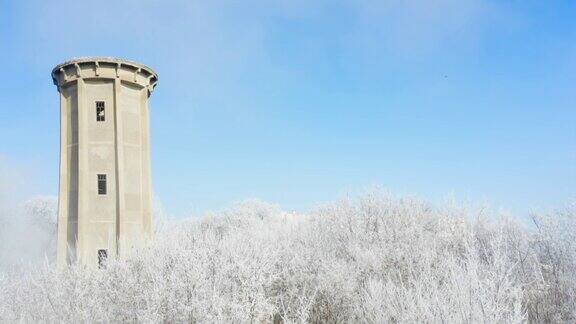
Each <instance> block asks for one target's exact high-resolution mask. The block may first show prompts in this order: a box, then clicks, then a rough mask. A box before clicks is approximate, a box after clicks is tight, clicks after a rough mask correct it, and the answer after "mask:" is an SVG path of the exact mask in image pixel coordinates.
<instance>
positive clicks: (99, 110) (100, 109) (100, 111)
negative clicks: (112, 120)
mask: <svg viewBox="0 0 576 324" xmlns="http://www.w3.org/2000/svg"><path fill="white" fill-rule="evenodd" d="M105 120H106V116H105V114H104V101H96V121H105Z"/></svg>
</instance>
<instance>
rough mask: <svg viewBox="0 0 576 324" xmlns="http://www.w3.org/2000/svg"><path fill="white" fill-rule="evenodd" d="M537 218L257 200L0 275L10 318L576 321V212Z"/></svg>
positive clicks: (393, 202)
mask: <svg viewBox="0 0 576 324" xmlns="http://www.w3.org/2000/svg"><path fill="white" fill-rule="evenodd" d="M36 205H40V206H42V204H36ZM35 210H36V209H35ZM46 210H49V208H39V209H38V210H37V213H38V214H39V215H42V214H43V213H44V211H46ZM49 214H50V215H51V212H48V213H47V215H49ZM40 218H41V219H44V218H45V217H42V216H40ZM48 218H49V217H48ZM534 221H535V226H534V228H526V226H523V225H522V224H519V223H518V222H516V221H514V219H512V218H509V217H506V216H505V215H500V214H499V213H496V212H493V211H490V210H489V209H486V208H462V207H454V206H444V207H434V206H432V205H430V204H428V203H425V202H422V201H419V200H416V199H409V198H400V199H398V198H394V197H392V196H390V195H389V194H385V193H381V192H373V193H370V194H367V195H364V196H362V197H360V198H358V199H353V200H342V201H338V202H336V203H333V204H329V205H327V206H324V207H321V208H318V209H316V210H314V211H311V212H309V213H306V214H295V213H287V212H284V211H282V210H281V209H280V208H278V207H277V206H274V205H271V204H267V203H264V202H261V201H248V202H244V203H241V204H238V205H237V206H235V207H233V208H230V209H227V210H223V211H221V212H218V213H213V214H209V215H207V216H205V217H204V218H201V219H187V220H180V221H168V222H167V221H164V222H162V224H161V226H158V230H157V234H156V238H155V241H154V242H153V244H151V245H150V246H149V247H148V248H147V249H145V250H142V251H140V252H139V253H138V254H136V255H133V256H131V257H128V258H126V259H121V260H109V262H108V264H107V267H106V268H105V269H101V270H90V269H85V268H82V267H79V266H71V267H70V268H68V269H66V270H63V271H57V270H55V269H54V267H53V265H51V264H47V265H45V266H42V267H36V268H33V269H28V270H27V271H19V272H10V273H4V274H1V273H0V321H3V322H4V321H6V322H10V321H24V322H36V321H41V322H46V321H48V322H77V321H85V322H93V321H102V322H110V321H114V322H125V321H142V322H199V323H205V322H268V323H271V322H285V323H292V322H299V323H300V322H310V323H319V322H368V323H385V322H394V323H413V322H449V323H460V322H489V323H493V322H495V323H504V322H505V323H519V322H526V321H533V322H574V321H575V320H576V304H575V301H576V275H575V274H576V246H575V245H574V244H575V243H574V242H575V241H576V240H575V239H576V237H575V236H574V235H575V233H576V231H575V230H576V206H575V205H569V206H567V207H566V208H565V209H562V210H559V211H557V212H553V213H550V214H547V215H535V216H534ZM48 227H49V226H48Z"/></svg>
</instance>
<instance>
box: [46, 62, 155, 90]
mask: <svg viewBox="0 0 576 324" xmlns="http://www.w3.org/2000/svg"><path fill="white" fill-rule="evenodd" d="M77 79H120V80H122V81H125V82H129V83H134V84H138V85H140V86H142V87H145V88H146V89H147V90H148V96H150V95H151V94H152V92H153V91H154V88H155V87H156V83H157V82H158V75H157V74H156V72H154V70H152V69H151V68H149V67H147V66H146V65H143V64H140V63H136V62H132V61H128V60H122V59H117V58H113V57H81V58H74V59H71V60H69V61H66V62H64V63H61V64H58V65H56V67H55V68H54V69H53V70H52V80H53V81H54V84H55V85H56V86H58V87H60V86H64V85H66V84H68V83H71V82H74V81H76V80H77Z"/></svg>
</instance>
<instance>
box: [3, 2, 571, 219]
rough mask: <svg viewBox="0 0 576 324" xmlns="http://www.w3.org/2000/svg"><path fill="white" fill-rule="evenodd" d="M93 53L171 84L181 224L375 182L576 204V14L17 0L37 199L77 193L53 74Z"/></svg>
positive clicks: (17, 78)
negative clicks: (249, 205)
mask: <svg viewBox="0 0 576 324" xmlns="http://www.w3.org/2000/svg"><path fill="white" fill-rule="evenodd" d="M78 56H117V57H121V58H127V59H131V60H135V61H138V62H141V63H143V64H146V65H148V66H150V67H152V68H153V69H155V70H156V72H158V74H159V85H158V87H157V88H156V91H155V93H154V94H153V96H152V98H151V118H152V120H151V132H152V172H153V175H152V176H153V184H154V191H155V194H156V196H157V197H158V198H159V200H160V201H161V203H162V205H163V206H164V208H165V210H166V211H167V212H168V213H169V214H172V215H188V214H191V213H193V214H198V213H202V212H204V211H206V210H211V209H217V208H220V207H224V206H227V205H229V204H230V203H232V202H234V201H238V200H242V199H246V198H260V199H263V200H266V201H270V202H274V203H278V204H279V205H281V206H282V207H284V208H286V209H288V210H291V209H294V210H305V209H308V208H310V207H313V206H315V205H317V204H319V203H322V202H325V201H330V200H334V199H337V198H339V197H342V196H343V195H346V194H347V193H356V192H358V191H362V190H365V189H366V188H370V187H371V186H374V185H378V186H381V187H384V188H388V189H390V190H391V191H392V192H394V193H398V194H405V193H409V194H413V195H416V196H420V197H423V198H425V199H429V200H432V201H440V200H441V199H442V198H443V197H446V196H447V195H454V196H455V197H456V198H457V199H469V200H472V201H479V200H482V201H488V202H490V203H491V204H493V205H495V206H498V207H504V208H506V209H511V210H513V211H515V212H517V213H519V214H523V213H526V212H527V211H528V210H529V209H530V208H550V207H555V206H560V205H561V204H562V203H565V202H567V201H568V200H570V199H572V198H574V197H576V1H554V0H552V1H544V0H541V1H532V0H525V1H516V0H514V1H507V0H420V1H400V0H380V1H375V0H359V1H339V0H326V1H324V0H319V1H308V0H277V1H275V0H269V1H253V0H247V1H218V0H216V1H195V0H179V1H159V0H130V1H122V0H116V1H77V0H74V1H72V0H70V1H25V0H18V1H16V0H14V1H9V0H0V67H1V71H2V78H1V79H0V164H1V168H0V171H2V173H3V177H2V181H4V184H8V186H9V185H10V183H11V182H10V181H17V182H18V183H19V186H23V187H26V190H25V191H26V194H25V195H37V194H44V195H56V194H57V189H58V153H59V108H58V107H59V102H58V100H59V97H58V94H57V90H56V88H55V86H53V85H52V80H51V78H50V71H51V69H52V68H53V66H54V65H56V64H58V63H61V62H62V61H65V60H66V59H69V58H71V57H78ZM24 175H26V176H24ZM0 188H1V186H0Z"/></svg>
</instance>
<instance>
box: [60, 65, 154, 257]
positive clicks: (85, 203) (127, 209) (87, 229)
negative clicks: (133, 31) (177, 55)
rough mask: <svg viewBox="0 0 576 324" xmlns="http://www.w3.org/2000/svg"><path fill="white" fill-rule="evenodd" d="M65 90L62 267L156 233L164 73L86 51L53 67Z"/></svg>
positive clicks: (126, 248)
mask: <svg viewBox="0 0 576 324" xmlns="http://www.w3.org/2000/svg"><path fill="white" fill-rule="evenodd" d="M52 78H53V80H54V84H55V85H57V86H58V91H59V92H60V114H61V116H60V124H61V126H60V128H61V135H60V137H61V140H60V189H59V201H58V253H57V262H58V265H59V266H60V267H62V266H65V265H67V264H70V263H73V262H76V261H77V262H79V263H81V264H84V265H87V266H89V267H97V266H99V265H101V264H102V263H103V261H104V259H106V258H109V257H117V256H124V255H127V254H129V253H130V252H131V251H132V250H134V249H136V248H139V247H141V246H143V245H144V244H145V243H146V241H148V240H149V239H150V238H151V236H152V186H151V171H150V133H149V128H150V126H149V111H148V98H149V97H150V95H151V94H152V91H153V90H154V87H155V86H156V82H157V80H158V76H157V75H156V73H155V72H154V71H153V70H152V69H150V68H148V67H146V66H144V65H141V64H138V63H134V62H130V61H125V60H119V59H114V58H103V57H97V58H92V57H91V58H79V59H73V60H70V61H68V62H65V63H62V64H60V65H58V66H56V67H55V68H54V70H53V71H52Z"/></svg>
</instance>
